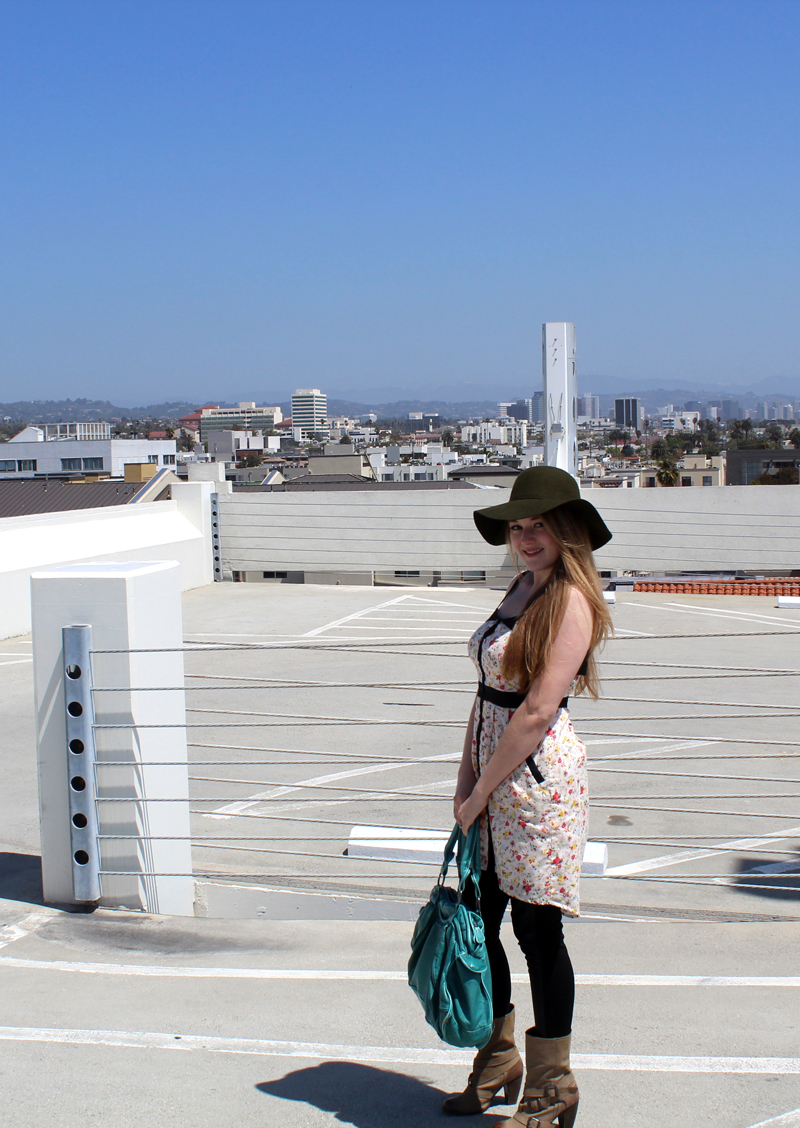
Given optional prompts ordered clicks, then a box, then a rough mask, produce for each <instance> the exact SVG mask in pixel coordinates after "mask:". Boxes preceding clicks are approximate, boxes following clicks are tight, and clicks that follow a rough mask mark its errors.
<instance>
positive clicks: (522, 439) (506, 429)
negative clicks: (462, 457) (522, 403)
mask: <svg viewBox="0 0 800 1128" xmlns="http://www.w3.org/2000/svg"><path fill="white" fill-rule="evenodd" d="M461 441H462V443H477V444H479V445H480V446H515V447H525V446H527V445H528V424H527V421H526V420H525V419H517V420H515V421H514V422H513V423H497V422H490V423H467V424H465V425H464V426H463V427H462V428H461Z"/></svg>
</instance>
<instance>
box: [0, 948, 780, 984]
mask: <svg viewBox="0 0 800 1128" xmlns="http://www.w3.org/2000/svg"><path fill="white" fill-rule="evenodd" d="M4 967H5V968H15V969H17V970H21V971H60V972H71V973H77V974H81V975H113V976H134V977H137V976H139V977H144V978H155V979H267V980H277V981H292V980H304V981H308V982H315V981H318V980H329V981H340V982H341V981H348V982H349V981H353V982H369V983H389V982H398V983H406V982H407V981H408V972H407V971H406V970H405V969H403V970H381V969H376V970H369V969H367V970H363V971H362V970H353V969H350V968H332V969H329V968H310V969H306V968H271V967H171V966H169V965H168V964H116V963H90V962H86V961H81V960H26V959H22V958H20V959H17V958H16V957H13V956H0V970H2V968H4ZM511 979H512V982H514V983H527V982H528V976H527V974H525V973H522V972H519V973H518V972H515V973H514V974H513V975H512V976H511ZM575 982H576V984H577V985H578V986H579V987H725V988H728V987H758V988H762V987H779V988H781V989H783V990H785V989H787V988H793V987H800V975H576V976H575Z"/></svg>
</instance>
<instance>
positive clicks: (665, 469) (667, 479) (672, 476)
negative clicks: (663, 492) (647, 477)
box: [656, 458, 678, 486]
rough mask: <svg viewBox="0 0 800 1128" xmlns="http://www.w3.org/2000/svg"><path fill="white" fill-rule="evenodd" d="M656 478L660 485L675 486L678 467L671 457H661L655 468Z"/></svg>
mask: <svg viewBox="0 0 800 1128" xmlns="http://www.w3.org/2000/svg"><path fill="white" fill-rule="evenodd" d="M656 478H657V479H658V484H659V485H660V486H676V485H677V484H678V467H677V466H676V465H675V463H674V462H673V461H672V459H670V458H662V459H661V461H660V462H659V464H658V469H657V470H656Z"/></svg>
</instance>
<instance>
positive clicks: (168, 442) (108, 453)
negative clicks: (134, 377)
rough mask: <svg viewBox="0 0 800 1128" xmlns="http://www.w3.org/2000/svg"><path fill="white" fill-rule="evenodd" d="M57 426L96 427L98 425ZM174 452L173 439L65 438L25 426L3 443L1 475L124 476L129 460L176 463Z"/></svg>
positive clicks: (0, 463)
mask: <svg viewBox="0 0 800 1128" xmlns="http://www.w3.org/2000/svg"><path fill="white" fill-rule="evenodd" d="M54 426H60V427H76V426H88V427H97V426H98V424H94V423H90V424H77V425H76V424H72V423H69V424H55V425H54ZM100 426H103V427H107V426H108V424H100ZM75 433H76V434H77V433H78V432H77V431H76V432H75ZM67 434H69V432H67ZM109 435H110V430H109ZM175 454H176V446H175V440H174V439H119V438H110V437H109V438H66V437H61V436H60V435H59V434H58V433H55V434H52V433H51V435H50V437H47V435H46V433H45V428H44V427H26V428H25V430H24V431H20V433H19V434H18V435H14V437H13V438H12V439H9V440H8V442H7V443H0V478H35V477H39V476H42V475H45V474H52V475H58V476H60V475H62V474H85V473H90V474H110V475H111V477H112V478H123V477H124V476H125V466H126V465H127V464H128V463H135V464H137V465H138V464H141V463H152V464H154V465H156V466H159V467H161V466H174V465H175Z"/></svg>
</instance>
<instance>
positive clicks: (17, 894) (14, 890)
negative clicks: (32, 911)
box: [0, 853, 44, 905]
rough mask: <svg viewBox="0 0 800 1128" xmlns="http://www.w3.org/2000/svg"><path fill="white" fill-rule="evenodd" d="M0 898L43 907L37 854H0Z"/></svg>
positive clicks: (40, 871)
mask: <svg viewBox="0 0 800 1128" xmlns="http://www.w3.org/2000/svg"><path fill="white" fill-rule="evenodd" d="M0 897H2V898H4V899H5V900H7V901H26V902H28V903H29V904H31V905H43V904H44V901H43V899H42V859H41V858H40V857H39V855H38V854H8V853H0Z"/></svg>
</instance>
